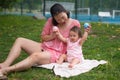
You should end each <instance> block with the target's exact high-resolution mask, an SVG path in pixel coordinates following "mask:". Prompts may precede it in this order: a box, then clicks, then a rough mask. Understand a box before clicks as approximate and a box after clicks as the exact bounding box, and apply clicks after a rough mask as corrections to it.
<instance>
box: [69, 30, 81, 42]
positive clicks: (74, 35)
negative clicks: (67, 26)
mask: <svg viewBox="0 0 120 80" xmlns="http://www.w3.org/2000/svg"><path fill="white" fill-rule="evenodd" d="M69 38H70V41H71V42H76V41H77V40H78V39H79V36H78V33H76V32H74V31H70V33H69Z"/></svg>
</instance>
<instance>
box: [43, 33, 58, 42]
mask: <svg viewBox="0 0 120 80" xmlns="http://www.w3.org/2000/svg"><path fill="white" fill-rule="evenodd" d="M55 37H56V34H55V33H51V34H49V35H41V39H42V41H50V40H53V39H55Z"/></svg>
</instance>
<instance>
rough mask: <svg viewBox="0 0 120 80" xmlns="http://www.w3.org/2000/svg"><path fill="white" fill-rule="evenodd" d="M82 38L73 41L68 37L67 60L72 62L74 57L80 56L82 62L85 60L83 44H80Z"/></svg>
mask: <svg viewBox="0 0 120 80" xmlns="http://www.w3.org/2000/svg"><path fill="white" fill-rule="evenodd" d="M80 40H81V39H79V40H77V41H76V42H71V41H70V39H67V61H68V62H71V61H72V60H73V59H74V58H78V59H79V60H80V62H82V61H83V60H84V57H83V54H82V46H80V44H79V42H80Z"/></svg>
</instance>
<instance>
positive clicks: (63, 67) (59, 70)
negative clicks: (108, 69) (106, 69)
mask: <svg viewBox="0 0 120 80" xmlns="http://www.w3.org/2000/svg"><path fill="white" fill-rule="evenodd" d="M105 63H107V62H106V61H104V60H100V61H98V60H88V59H86V60H84V61H83V62H82V63H80V64H77V65H75V66H74V67H73V68H68V64H69V63H68V62H64V63H62V64H57V63H51V64H45V65H37V67H42V68H47V69H52V70H53V71H54V73H55V75H57V76H60V77H66V78H69V77H71V76H76V75H80V74H81V73H85V72H88V71H90V70H91V69H93V68H94V67H97V66H98V65H100V64H105Z"/></svg>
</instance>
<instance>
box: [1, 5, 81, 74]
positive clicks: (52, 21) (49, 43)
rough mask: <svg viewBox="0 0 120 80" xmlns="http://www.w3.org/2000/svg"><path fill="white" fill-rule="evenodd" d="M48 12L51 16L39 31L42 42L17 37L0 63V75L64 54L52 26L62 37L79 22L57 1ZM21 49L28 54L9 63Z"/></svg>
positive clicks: (63, 46) (53, 59)
mask: <svg viewBox="0 0 120 80" xmlns="http://www.w3.org/2000/svg"><path fill="white" fill-rule="evenodd" d="M50 12H51V16H52V17H51V18H49V19H48V20H47V22H46V24H45V26H44V28H43V31H42V33H41V39H42V43H39V42H35V41H32V40H29V39H25V38H17V39H16V41H15V43H14V44H13V47H12V49H11V51H10V53H9V55H8V57H7V58H6V60H5V61H4V62H3V63H0V76H4V74H6V73H9V72H13V71H21V70H25V69H28V68H30V67H31V66H33V65H34V64H38V65H39V64H48V63H53V62H56V60H57V59H58V58H59V57H60V55H61V54H65V52H66V44H65V43H63V42H62V41H61V40H59V39H58V38H57V36H56V34H55V33H54V32H53V26H57V27H58V28H59V31H60V33H61V34H62V35H63V36H64V37H68V35H69V30H70V29H71V28H72V27H73V26H78V27H80V23H79V21H77V20H74V19H71V18H69V16H70V14H69V12H68V11H67V10H65V9H64V7H63V6H62V5H60V4H58V3H56V4H54V5H53V6H52V7H51V9H50ZM21 50H24V51H25V52H26V53H27V54H28V55H29V56H28V57H27V58H26V59H24V60H22V61H21V62H19V63H17V64H14V65H11V64H12V63H13V61H14V60H15V59H16V58H18V57H19V55H20V52H21Z"/></svg>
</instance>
